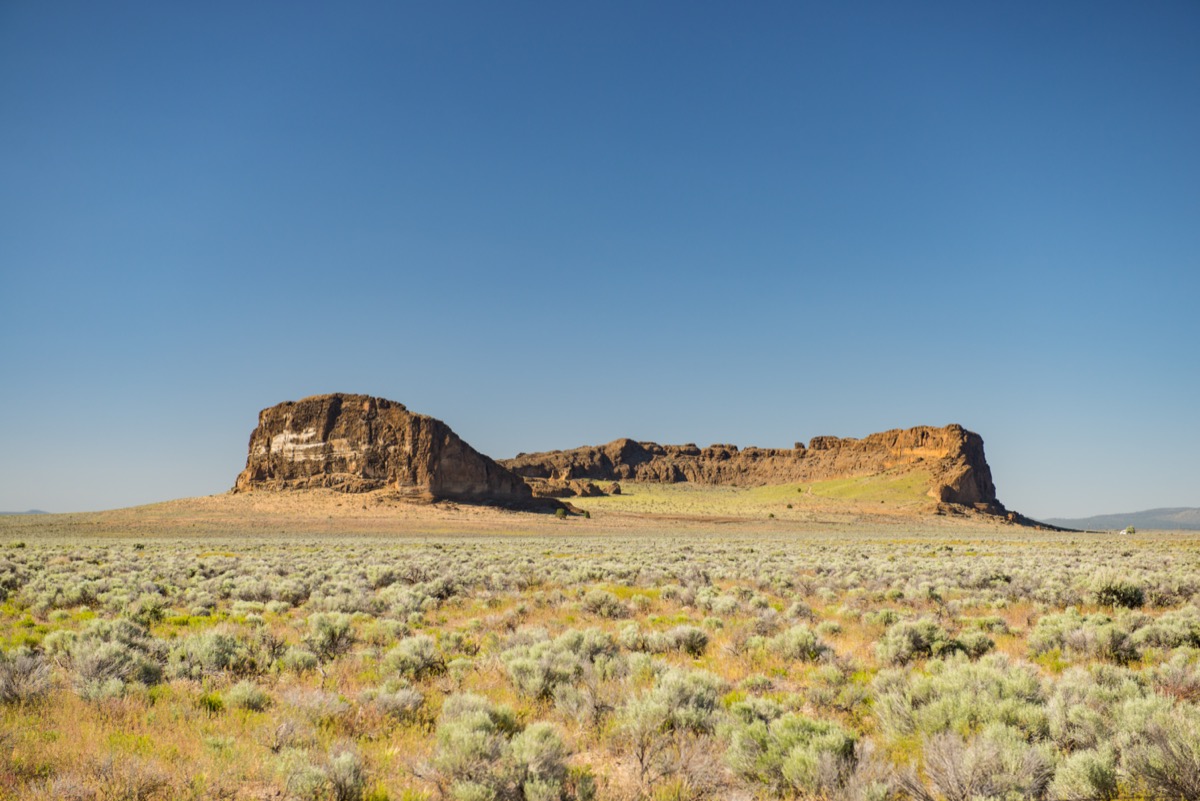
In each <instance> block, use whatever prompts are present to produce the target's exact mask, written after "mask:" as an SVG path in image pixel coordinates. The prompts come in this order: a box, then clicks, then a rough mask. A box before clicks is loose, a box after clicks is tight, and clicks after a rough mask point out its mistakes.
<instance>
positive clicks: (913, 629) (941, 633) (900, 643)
mask: <svg viewBox="0 0 1200 801" xmlns="http://www.w3.org/2000/svg"><path fill="white" fill-rule="evenodd" d="M958 648H959V644H958V642H957V641H956V640H954V639H952V638H951V637H950V635H949V633H947V631H946V630H945V629H943V628H942V627H941V626H939V625H938V624H937V622H936V621H934V620H932V619H931V618H927V617H923V618H921V619H919V620H902V621H900V622H898V623H896V624H895V625H893V626H891V627H889V628H888V630H887V631H885V632H884V633H883V637H882V638H881V639H880V640H879V642H878V643H876V644H875V655H876V656H877V657H878V658H879V660H880V661H881V662H884V663H886V664H890V665H902V664H905V663H907V662H911V661H912V660H914V659H919V658H923V657H931V656H941V655H942V654H945V653H948V652H952V651H954V650H957V649H958Z"/></svg>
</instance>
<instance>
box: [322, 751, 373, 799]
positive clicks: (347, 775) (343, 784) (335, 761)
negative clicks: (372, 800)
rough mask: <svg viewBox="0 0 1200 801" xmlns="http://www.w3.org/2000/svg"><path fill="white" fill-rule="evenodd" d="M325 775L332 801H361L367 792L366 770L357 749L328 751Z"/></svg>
mask: <svg viewBox="0 0 1200 801" xmlns="http://www.w3.org/2000/svg"><path fill="white" fill-rule="evenodd" d="M325 775H326V776H327V777H328V781H329V790H330V795H332V796H333V801H362V798H363V796H364V795H365V793H366V790H367V768H366V765H365V764H364V763H363V758H362V755H361V754H359V753H358V750H357V749H355V748H353V747H350V746H340V747H335V749H334V750H332V751H330V753H329V765H328V767H327V768H326V769H325Z"/></svg>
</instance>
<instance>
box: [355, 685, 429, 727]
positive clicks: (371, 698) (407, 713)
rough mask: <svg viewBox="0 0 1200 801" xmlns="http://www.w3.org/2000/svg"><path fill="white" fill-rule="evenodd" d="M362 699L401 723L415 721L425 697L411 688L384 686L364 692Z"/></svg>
mask: <svg viewBox="0 0 1200 801" xmlns="http://www.w3.org/2000/svg"><path fill="white" fill-rule="evenodd" d="M362 697H363V701H365V702H367V703H370V704H373V705H374V706H375V708H376V709H378V710H379V711H380V712H382V713H383V714H385V715H387V716H388V717H390V718H393V719H395V720H398V721H402V722H408V721H412V720H415V719H416V717H417V714H418V713H419V712H420V711H421V708H422V707H423V706H424V705H425V696H424V695H422V694H421V692H420V691H419V690H417V689H415V688H413V687H404V686H394V685H392V686H389V685H385V686H383V687H380V688H377V689H373V690H366V691H364V692H363V696H362Z"/></svg>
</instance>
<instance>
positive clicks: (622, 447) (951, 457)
mask: <svg viewBox="0 0 1200 801" xmlns="http://www.w3.org/2000/svg"><path fill="white" fill-rule="evenodd" d="M500 464H502V465H504V466H505V467H507V468H508V469H510V470H512V471H513V472H514V473H516V474H517V475H520V476H523V477H524V478H525V480H526V481H530V482H531V483H532V482H539V481H541V482H546V481H549V482H559V483H562V482H570V481H574V480H581V479H584V480H593V481H654V482H661V483H677V482H685V481H686V482H690V483H695V484H708V485H727V486H741V487H755V486H766V485H770V484H785V483H788V482H801V481H815V480H823V479H832V478H846V477H852V476H870V475H878V474H881V473H884V472H887V471H895V470H923V471H926V472H928V473H929V476H930V484H929V488H928V493H927V494H928V496H929V497H930V498H932V499H934V500H936V501H940V502H942V503H947V504H954V505H957V506H966V507H974V508H975V509H978V510H980V511H987V512H989V513H991V514H1006V510H1005V508H1004V505H1003V504H1002V503H1000V501H999V500H998V499H997V498H996V487H995V485H994V484H993V483H992V471H991V469H990V468H989V467H988V463H987V459H986V458H985V457H984V454H983V438H982V437H980V436H979V435H978V434H976V433H975V432H973V431H968V430H966V429H965V428H963V427H962V426H960V425H957V424H951V425H948V426H943V427H941V428H936V427H932V426H917V427H916V428H909V429H893V430H891V431H883V432H880V433H878V434H871V435H869V436H867V437H864V438H862V439H855V438H853V437H844V438H839V437H827V436H826V437H813V438H812V440H811V441H810V442H809V444H808V446H807V447H805V445H804V443H802V442H797V443H796V444H795V446H794V447H792V448H755V447H748V448H738V447H737V446H735V445H711V446H709V447H707V448H699V447H697V446H696V445H693V444H688V445H660V444H658V443H655V442H636V441H634V440H631V439H619V440H615V441H613V442H610V443H608V444H607V445H598V446H591V447H588V446H585V447H582V448H575V449H573V450H567V451H549V452H546V453H522V454H518V455H517V456H516V458H513V459H505V460H501V462H500Z"/></svg>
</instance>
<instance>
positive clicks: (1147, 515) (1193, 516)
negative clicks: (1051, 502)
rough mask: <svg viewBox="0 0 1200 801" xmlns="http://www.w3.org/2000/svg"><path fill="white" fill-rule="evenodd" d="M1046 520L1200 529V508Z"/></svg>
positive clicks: (1098, 527)
mask: <svg viewBox="0 0 1200 801" xmlns="http://www.w3.org/2000/svg"><path fill="white" fill-rule="evenodd" d="M1044 522H1046V523H1049V524H1050V525H1052V526H1061V527H1063V528H1079V529H1088V530H1091V531H1116V530H1118V529H1122V528H1125V527H1126V526H1133V527H1134V528H1143V529H1159V530H1163V531H1200V509H1198V508H1195V507H1188V506H1179V507H1175V508H1171V509H1147V510H1145V511H1144V512H1124V513H1121V514H1115V515H1096V516H1095V517H1075V518H1066V517H1051V518H1048V519H1047V520H1045V521H1044Z"/></svg>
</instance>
